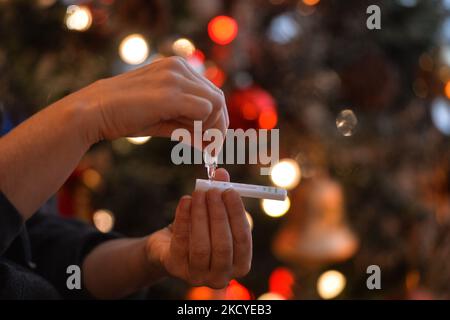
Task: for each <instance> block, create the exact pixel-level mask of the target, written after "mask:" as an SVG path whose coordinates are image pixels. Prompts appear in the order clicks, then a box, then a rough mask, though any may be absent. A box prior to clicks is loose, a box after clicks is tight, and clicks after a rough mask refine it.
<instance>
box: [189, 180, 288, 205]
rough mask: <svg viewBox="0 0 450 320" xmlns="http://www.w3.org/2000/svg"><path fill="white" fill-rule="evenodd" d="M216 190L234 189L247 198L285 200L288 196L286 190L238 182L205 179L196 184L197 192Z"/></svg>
mask: <svg viewBox="0 0 450 320" xmlns="http://www.w3.org/2000/svg"><path fill="white" fill-rule="evenodd" d="M212 188H216V189H219V190H226V189H234V190H236V191H237V193H239V194H240V195H241V197H247V198H259V199H272V200H284V199H286V196H287V191H286V190H285V189H281V188H276V187H267V186H258V185H254V184H244V183H236V182H224V181H210V180H204V179H197V181H196V182H195V190H200V191H208V190H209V189H212Z"/></svg>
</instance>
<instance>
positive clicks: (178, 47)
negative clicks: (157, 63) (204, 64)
mask: <svg viewBox="0 0 450 320" xmlns="http://www.w3.org/2000/svg"><path fill="white" fill-rule="evenodd" d="M172 50H173V52H174V53H175V54H176V55H177V56H181V57H185V58H188V57H190V56H192V54H193V53H194V52H195V46H194V44H193V43H192V42H191V41H190V40H188V39H186V38H180V39H178V40H176V41H175V42H174V43H173V44H172Z"/></svg>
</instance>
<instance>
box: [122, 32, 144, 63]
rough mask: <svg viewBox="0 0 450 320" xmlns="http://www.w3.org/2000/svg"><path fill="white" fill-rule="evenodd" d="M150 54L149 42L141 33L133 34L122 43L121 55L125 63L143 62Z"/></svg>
mask: <svg viewBox="0 0 450 320" xmlns="http://www.w3.org/2000/svg"><path fill="white" fill-rule="evenodd" d="M148 54H149V46H148V43H147V41H146V40H145V39H144V37H143V36H142V35H141V34H137V33H136V34H131V35H129V36H127V37H125V38H124V39H123V40H122V42H121V43H120V46H119V55H120V57H121V58H122V60H123V61H124V62H125V63H128V64H131V65H136V64H141V63H143V62H144V61H145V60H146V59H147V58H148Z"/></svg>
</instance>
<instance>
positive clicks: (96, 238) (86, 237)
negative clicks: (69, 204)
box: [0, 193, 118, 299]
mask: <svg viewBox="0 0 450 320" xmlns="http://www.w3.org/2000/svg"><path fill="white" fill-rule="evenodd" d="M117 237H118V236H117V235H116V234H113V233H101V232H99V231H97V230H96V229H95V228H93V227H92V226H89V225H87V224H85V223H82V222H80V221H75V220H71V219H65V218H62V217H59V216H56V215H52V214H46V213H42V212H38V213H36V214H35V215H33V217H31V218H30V219H28V221H27V222H26V223H23V221H22V217H21V216H20V214H19V213H18V212H17V210H16V209H15V208H14V207H13V206H12V205H11V203H10V202H9V201H8V199H6V197H5V196H4V195H2V194H1V193H0V299H61V298H64V299H85V298H91V297H90V295H89V293H88V292H87V290H85V289H84V288H83V285H82V289H81V290H76V289H74V290H69V289H68V288H67V285H66V281H67V278H68V277H69V276H70V274H67V273H66V270H67V267H68V266H70V265H78V266H80V268H81V266H82V263H83V260H84V258H85V257H86V255H87V254H88V253H89V252H90V251H91V250H92V249H93V248H94V247H95V246H97V245H99V244H100V243H102V242H104V241H107V240H111V239H116V238H117Z"/></svg>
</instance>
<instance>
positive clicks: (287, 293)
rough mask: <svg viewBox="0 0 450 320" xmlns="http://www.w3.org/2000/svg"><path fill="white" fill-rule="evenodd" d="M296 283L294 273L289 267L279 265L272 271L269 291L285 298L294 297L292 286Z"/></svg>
mask: <svg viewBox="0 0 450 320" xmlns="http://www.w3.org/2000/svg"><path fill="white" fill-rule="evenodd" d="M294 283H295V277H294V274H293V273H292V272H291V271H290V270H289V269H287V268H284V267H279V268H276V269H275V270H273V271H272V273H271V274H270V277H269V291H270V292H271V293H276V294H279V295H280V296H282V297H283V298H285V299H290V298H292V297H293V291H292V287H293V286H294Z"/></svg>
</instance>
